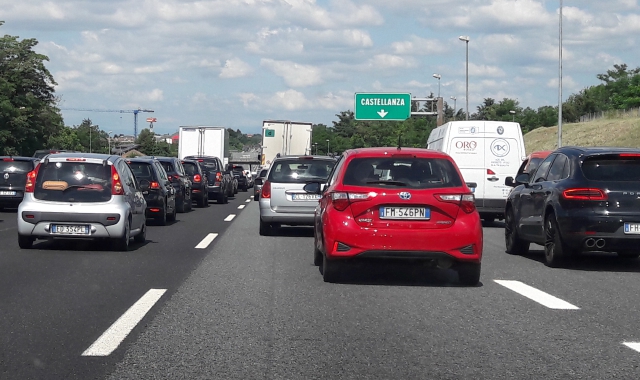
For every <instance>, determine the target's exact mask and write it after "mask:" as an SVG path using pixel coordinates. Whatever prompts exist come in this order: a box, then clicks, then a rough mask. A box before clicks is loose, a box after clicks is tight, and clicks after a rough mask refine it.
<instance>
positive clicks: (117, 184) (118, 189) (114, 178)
mask: <svg viewBox="0 0 640 380" xmlns="http://www.w3.org/2000/svg"><path fill="white" fill-rule="evenodd" d="M123 194H124V188H123V187H122V182H121V181H120V174H118V171H117V170H116V166H115V165H111V195H123Z"/></svg>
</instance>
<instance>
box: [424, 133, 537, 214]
mask: <svg viewBox="0 0 640 380" xmlns="http://www.w3.org/2000/svg"><path fill="white" fill-rule="evenodd" d="M427 149H433V150H439V151H442V152H445V153H447V154H449V155H450V156H451V157H452V158H453V160H454V161H455V162H456V164H457V165H458V167H459V168H460V171H461V172H462V176H463V177H464V180H465V182H475V183H476V184H477V187H476V189H475V197H476V207H477V209H478V212H479V213H480V217H481V218H482V219H484V220H485V221H493V220H494V219H502V218H503V214H504V207H505V202H506V199H507V196H508V195H509V192H510V191H511V187H509V186H505V184H504V181H505V178H506V177H512V176H514V175H515V174H516V173H517V172H518V168H519V167H520V165H521V164H522V161H524V160H525V159H526V153H525V150H524V138H523V137H522V130H521V129H520V124H518V123H512V122H505V121H484V120H468V121H450V122H448V123H446V124H443V125H441V126H440V127H438V128H436V129H434V130H433V131H432V132H431V134H430V135H429V139H428V141H427Z"/></svg>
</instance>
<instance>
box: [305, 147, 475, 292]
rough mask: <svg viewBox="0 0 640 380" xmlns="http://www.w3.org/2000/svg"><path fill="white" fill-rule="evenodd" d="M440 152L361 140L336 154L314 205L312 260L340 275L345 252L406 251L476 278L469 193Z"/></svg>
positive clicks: (313, 187)
mask: <svg viewBox="0 0 640 380" xmlns="http://www.w3.org/2000/svg"><path fill="white" fill-rule="evenodd" d="M470 187H475V185H474V184H466V183H465V182H464V180H463V179H462V175H461V174H460V170H459V169H458V167H457V166H456V164H455V162H454V161H453V159H452V158H451V157H450V156H449V155H447V154H446V153H442V152H437V151H433V150H427V149H420V148H363V149H353V150H348V151H346V152H344V153H343V154H342V156H341V157H340V158H339V160H338V162H337V163H336V166H335V169H334V171H333V173H332V174H331V176H330V177H329V179H328V181H327V183H326V185H325V184H320V183H317V182H315V183H309V184H307V185H306V186H305V190H306V191H307V192H309V193H317V194H321V199H320V202H319V205H318V207H317V208H316V211H315V223H314V225H315V227H314V264H315V265H320V266H321V272H322V275H323V278H324V281H327V282H333V281H338V280H339V279H340V278H341V277H342V275H343V272H344V270H346V268H347V267H346V266H344V265H343V264H344V263H345V262H347V261H349V260H350V259H357V258H372V259H406V260H419V261H431V262H433V263H434V264H437V265H438V267H440V268H449V267H453V268H454V269H455V270H457V272H458V276H459V279H460V282H462V283H463V284H465V285H476V284H477V283H478V281H479V280H480V261H481V259H482V239H483V235H482V224H481V221H480V216H479V214H478V212H477V210H476V208H475V203H474V197H473V193H472V192H471V189H470Z"/></svg>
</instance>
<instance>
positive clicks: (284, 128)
mask: <svg viewBox="0 0 640 380" xmlns="http://www.w3.org/2000/svg"><path fill="white" fill-rule="evenodd" d="M312 126H313V125H312V124H311V123H303V122H296V121H286V120H265V121H263V122H262V160H261V161H262V165H267V166H268V165H271V162H272V161H273V159H274V158H276V156H277V155H278V154H280V155H281V156H290V155H298V156H307V155H310V154H311V133H312Z"/></svg>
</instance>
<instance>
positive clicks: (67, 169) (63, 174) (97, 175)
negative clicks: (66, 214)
mask: <svg viewBox="0 0 640 380" xmlns="http://www.w3.org/2000/svg"><path fill="white" fill-rule="evenodd" d="M33 195H34V197H35V198H36V199H41V200H45V201H52V202H107V201H109V200H110V199H111V166H109V165H102V164H91V163H84V162H83V163H78V162H49V163H47V164H44V163H42V164H41V166H40V169H39V170H38V177H37V178H36V186H35V190H34V193H33Z"/></svg>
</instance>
